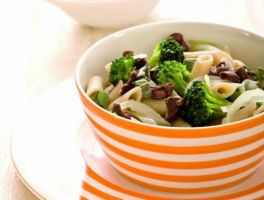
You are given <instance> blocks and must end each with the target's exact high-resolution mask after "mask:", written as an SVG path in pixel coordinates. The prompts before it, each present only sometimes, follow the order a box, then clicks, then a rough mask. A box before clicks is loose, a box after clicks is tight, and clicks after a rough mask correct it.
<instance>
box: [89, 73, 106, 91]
mask: <svg viewBox="0 0 264 200" xmlns="http://www.w3.org/2000/svg"><path fill="white" fill-rule="evenodd" d="M102 90H104V79H103V78H102V77H101V76H93V77H92V78H91V79H90V80H89V82H88V87H87V90H86V94H87V95H88V96H92V95H93V94H95V93H96V92H99V91H102Z"/></svg>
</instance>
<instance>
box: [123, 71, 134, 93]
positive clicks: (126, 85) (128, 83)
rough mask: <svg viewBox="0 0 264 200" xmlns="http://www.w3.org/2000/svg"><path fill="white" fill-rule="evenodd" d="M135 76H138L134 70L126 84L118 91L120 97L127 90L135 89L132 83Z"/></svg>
mask: <svg viewBox="0 0 264 200" xmlns="http://www.w3.org/2000/svg"><path fill="white" fill-rule="evenodd" d="M137 74H138V72H137V71H135V70H134V71H132V72H131V73H130V77H129V79H128V81H127V83H126V84H124V85H123V87H122V88H121V90H120V95H123V94H125V93H127V92H128V91H129V90H131V89H133V88H134V87H135V84H134V82H135V81H136V78H137Z"/></svg>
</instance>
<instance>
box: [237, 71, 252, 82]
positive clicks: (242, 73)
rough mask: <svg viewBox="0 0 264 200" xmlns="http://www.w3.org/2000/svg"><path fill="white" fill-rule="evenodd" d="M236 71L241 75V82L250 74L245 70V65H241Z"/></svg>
mask: <svg viewBox="0 0 264 200" xmlns="http://www.w3.org/2000/svg"><path fill="white" fill-rule="evenodd" d="M235 73H236V74H237V75H238V76H239V78H240V82H243V81H244V80H246V79H248V78H249V76H248V74H247V71H246V70H245V68H244V67H239V68H238V69H237V70H236V71H235Z"/></svg>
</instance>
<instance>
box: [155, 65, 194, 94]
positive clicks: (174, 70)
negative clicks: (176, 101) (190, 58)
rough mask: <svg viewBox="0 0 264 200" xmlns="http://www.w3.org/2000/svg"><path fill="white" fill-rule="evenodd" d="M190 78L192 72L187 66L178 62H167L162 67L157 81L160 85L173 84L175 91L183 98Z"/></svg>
mask: <svg viewBox="0 0 264 200" xmlns="http://www.w3.org/2000/svg"><path fill="white" fill-rule="evenodd" d="M189 76H190V72H189V71H188V70H187V69H186V65H184V64H182V63H180V62H177V61H165V62H164V63H163V64H162V65H161V66H160V68H159V71H158V73H157V74H156V80H155V81H156V82H157V83H158V84H165V83H172V84H173V85H174V90H175V91H176V92H177V93H178V94H179V95H181V96H183V95H184V92H185V90H186V86H187V81H188V79H189Z"/></svg>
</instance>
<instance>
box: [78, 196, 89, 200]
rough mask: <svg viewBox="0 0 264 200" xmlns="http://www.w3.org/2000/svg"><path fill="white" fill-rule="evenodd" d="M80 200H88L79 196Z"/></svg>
mask: <svg viewBox="0 0 264 200" xmlns="http://www.w3.org/2000/svg"><path fill="white" fill-rule="evenodd" d="M80 200H88V199H86V198H85V197H83V196H80Z"/></svg>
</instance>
